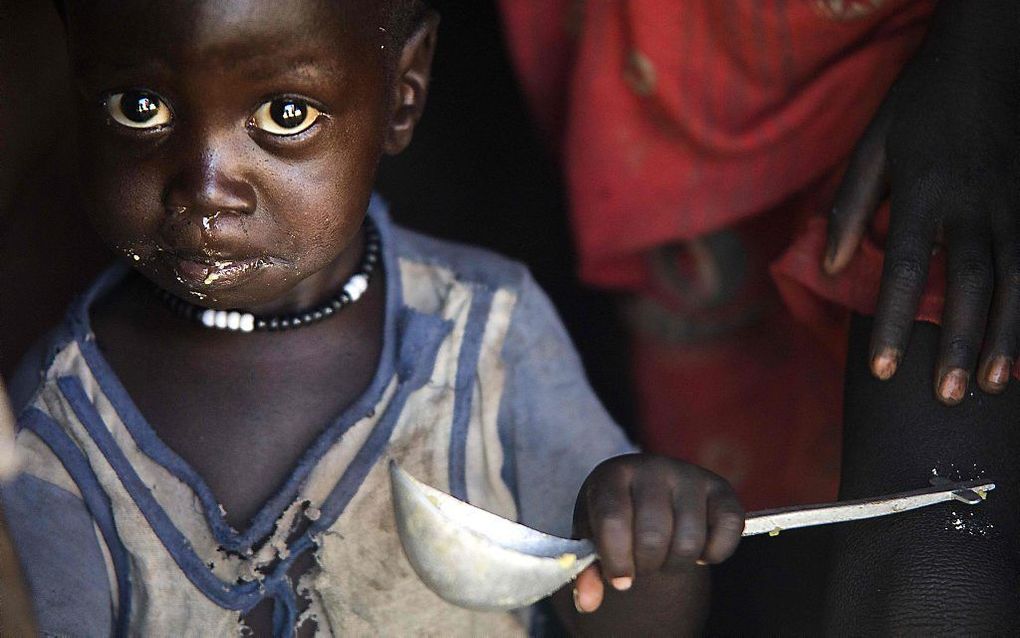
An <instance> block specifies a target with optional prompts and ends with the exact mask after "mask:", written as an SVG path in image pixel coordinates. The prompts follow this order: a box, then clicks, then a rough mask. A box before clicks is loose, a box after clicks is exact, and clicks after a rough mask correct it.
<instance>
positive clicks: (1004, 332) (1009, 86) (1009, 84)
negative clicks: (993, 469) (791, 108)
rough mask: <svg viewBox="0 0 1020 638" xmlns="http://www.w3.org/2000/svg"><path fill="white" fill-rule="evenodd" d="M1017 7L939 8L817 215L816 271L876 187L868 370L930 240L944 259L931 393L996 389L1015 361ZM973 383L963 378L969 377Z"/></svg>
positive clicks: (892, 334)
mask: <svg viewBox="0 0 1020 638" xmlns="http://www.w3.org/2000/svg"><path fill="white" fill-rule="evenodd" d="M1018 28H1020V7H1018V5H1017V3H1016V2H1014V1H1013V0H988V1H986V2H968V1H967V0H942V1H941V2H939V3H938V6H937V8H936V11H935V15H934V17H933V20H932V26H931V30H930V32H929V34H928V36H927V39H926V40H925V43H924V45H923V46H922V48H921V50H920V51H919V52H918V54H917V56H916V57H915V58H914V59H913V60H912V61H911V62H910V64H908V65H907V67H906V68H905V69H904V71H903V73H902V74H901V76H900V77H899V79H898V80H897V81H896V84H895V85H894V86H893V88H892V90H891V91H890V92H889V95H888V96H887V98H886V100H885V102H884V103H883V104H882V106H881V108H880V109H879V112H878V114H877V115H876V116H875V119H874V120H873V121H872V123H871V125H870V127H869V128H868V130H867V132H866V133H865V135H864V137H863V138H862V139H861V141H860V142H859V144H858V146H857V148H856V150H855V152H854V155H853V157H852V158H851V161H850V165H849V168H848V170H847V173H846V177H845V178H844V181H843V184H842V185H841V187H840V190H839V192H838V194H837V198H836V202H835V205H834V207H833V210H832V213H831V214H830V217H829V221H830V223H829V248H828V251H827V255H826V259H825V269H826V270H827V271H828V272H830V273H837V272H839V271H841V270H842V269H843V268H845V267H846V266H847V264H848V263H849V262H850V260H851V258H852V257H853V254H854V251H855V249H856V247H857V245H858V243H859V242H860V240H861V237H862V236H863V235H864V233H865V232H866V231H867V226H868V222H869V221H870V218H871V216H872V214H873V213H874V211H875V208H876V206H877V205H878V203H879V202H880V201H881V200H882V198H883V197H884V196H885V195H886V193H887V192H888V194H889V196H890V198H891V203H892V209H891V217H890V227H889V236H888V239H887V241H886V257H885V263H884V269H883V273H882V286H881V292H880V295H879V300H878V306H877V309H876V315H875V328H874V331H873V333H872V336H871V341H870V346H869V352H870V356H869V361H870V367H871V371H872V373H873V374H874V375H875V376H876V377H877V378H879V379H882V380H888V379H890V378H891V377H892V376H893V375H894V374H895V373H896V370H897V368H898V367H899V365H900V363H901V362H902V359H903V356H904V353H905V352H906V348H907V343H908V342H909V339H910V334H911V328H912V325H913V320H914V316H915V312H916V310H917V305H918V300H919V298H920V296H921V293H922V291H923V290H924V286H925V282H926V280H927V276H928V265H929V261H930V258H931V254H932V251H933V249H934V248H936V246H941V247H944V248H945V250H946V251H947V254H948V284H947V290H946V304H945V310H944V312H943V316H942V328H943V329H942V337H941V342H940V345H939V348H938V353H937V357H936V361H935V367H934V384H933V385H934V391H935V395H936V396H937V397H938V399H939V400H940V401H941V402H942V403H944V404H946V405H956V404H959V403H960V402H961V401H962V400H963V399H964V397H965V396H966V395H967V391H968V388H971V387H973V385H974V381H975V380H976V381H977V384H978V385H979V386H980V388H981V389H982V390H983V391H984V392H986V393H989V394H1000V393H1002V392H1003V391H1005V389H1006V387H1007V385H1008V384H1009V380H1010V370H1011V369H1012V368H1013V366H1014V364H1015V363H1016V361H1017V356H1018V354H1020V211H1018V209H1017V201H1018V195H1020V188H1018V179H1020V178H1018V175H1020V170H1018V168H1020V148H1018V146H1017V144H1018V137H1017V135H1016V122H1017V114H1018V112H1020V97H1018V86H1020V72H1018V69H1017V66H1016V60H1017V59H1018V56H1020V51H1018V41H1017V38H1016V32H1017V29H1018ZM975 377H976V378H975Z"/></svg>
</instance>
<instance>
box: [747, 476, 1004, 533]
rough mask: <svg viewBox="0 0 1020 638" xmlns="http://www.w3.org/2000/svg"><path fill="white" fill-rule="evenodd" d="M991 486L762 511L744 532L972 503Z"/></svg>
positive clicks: (945, 487) (972, 485)
mask: <svg viewBox="0 0 1020 638" xmlns="http://www.w3.org/2000/svg"><path fill="white" fill-rule="evenodd" d="M994 489H995V483H993V482H991V481H987V480H986V481H969V482H966V483H950V484H945V485H937V486H935V487H930V488H927V489H923V490H915V491H913V492H902V493H899V494H892V495H889V496H880V497H876V498H867V499H861V500H858V501H842V502H838V503H823V504H821V505H802V506H796V507H783V508H779V509H771V510H761V511H757V512H751V513H749V514H748V515H747V517H746V519H745V523H744V533H743V535H744V536H756V535H758V534H769V535H772V536H776V535H778V534H779V532H781V531H783V530H787V529H796V528H798V527H812V526H814V525H828V524H829V523H844V522H846V521H858V520H862V519H866V518H877V517H879V516H888V515H889V514H898V513H900V512H906V511H908V510H913V509H918V508H921V507H928V506H929V505H935V504H936V503H944V502H946V501H952V500H958V501H962V502H964V503H968V504H970V505H974V504H976V503H979V502H980V501H981V500H982V499H984V495H985V494H986V493H987V492H990V491H992V490H994Z"/></svg>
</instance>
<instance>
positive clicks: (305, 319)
mask: <svg viewBox="0 0 1020 638" xmlns="http://www.w3.org/2000/svg"><path fill="white" fill-rule="evenodd" d="M301 321H302V322H303V323H312V315H311V314H310V313H307V312H306V313H305V314H303V315H301Z"/></svg>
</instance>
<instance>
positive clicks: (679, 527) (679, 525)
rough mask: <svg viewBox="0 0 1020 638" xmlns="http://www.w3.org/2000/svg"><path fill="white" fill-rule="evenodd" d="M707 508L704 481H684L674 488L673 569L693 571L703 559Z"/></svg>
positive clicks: (671, 551) (671, 548)
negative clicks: (697, 562) (689, 569)
mask: <svg viewBox="0 0 1020 638" xmlns="http://www.w3.org/2000/svg"><path fill="white" fill-rule="evenodd" d="M706 505H707V504H706V502H705V486H704V484H703V483H702V482H701V481H681V482H680V483H679V484H678V485H677V486H676V487H675V488H674V490H673V541H672V545H671V547H670V552H669V567H670V568H672V569H682V568H685V567H686V568H689V567H690V566H691V565H692V564H693V563H694V562H695V561H696V560H698V559H699V558H701V554H702V552H704V550H705V538H706V536H707V529H706V520H705V516H706V514H707V507H706Z"/></svg>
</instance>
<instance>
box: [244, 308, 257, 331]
mask: <svg viewBox="0 0 1020 638" xmlns="http://www.w3.org/2000/svg"><path fill="white" fill-rule="evenodd" d="M254 329H255V315H253V314H251V313H250V312H246V313H244V314H243V315H241V332H251V331H252V330H254Z"/></svg>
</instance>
